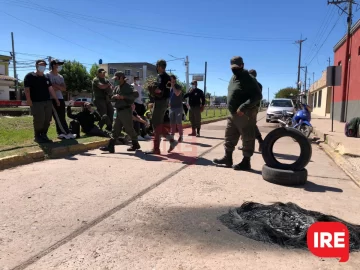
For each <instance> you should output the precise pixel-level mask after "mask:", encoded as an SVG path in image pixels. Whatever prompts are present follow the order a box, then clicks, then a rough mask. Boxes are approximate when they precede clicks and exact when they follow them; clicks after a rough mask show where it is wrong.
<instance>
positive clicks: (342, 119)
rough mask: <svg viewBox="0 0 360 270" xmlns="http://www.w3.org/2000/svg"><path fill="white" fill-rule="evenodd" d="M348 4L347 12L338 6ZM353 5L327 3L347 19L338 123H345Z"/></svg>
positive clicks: (344, 1)
mask: <svg viewBox="0 0 360 270" xmlns="http://www.w3.org/2000/svg"><path fill="white" fill-rule="evenodd" d="M343 3H348V8H347V10H348V12H347V11H346V10H345V9H343V8H342V7H341V6H339V4H343ZM353 4H354V1H353V0H342V1H328V5H336V6H337V7H338V8H340V9H341V10H342V11H343V12H344V13H346V14H347V15H348V17H347V36H346V51H345V63H344V81H343V84H342V86H343V91H342V99H341V114H340V122H346V113H347V98H348V97H347V93H348V89H347V88H348V87H347V86H348V74H349V60H350V35H351V26H352V17H353V13H352V7H353V6H352V5H353Z"/></svg>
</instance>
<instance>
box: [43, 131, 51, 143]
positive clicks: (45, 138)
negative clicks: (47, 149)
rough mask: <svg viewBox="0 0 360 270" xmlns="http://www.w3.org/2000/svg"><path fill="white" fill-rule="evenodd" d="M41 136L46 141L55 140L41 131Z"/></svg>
mask: <svg viewBox="0 0 360 270" xmlns="http://www.w3.org/2000/svg"><path fill="white" fill-rule="evenodd" d="M40 136H41V137H42V138H43V139H44V141H45V143H52V142H53V141H52V140H50V139H49V137H48V136H47V134H46V133H41V135H40Z"/></svg>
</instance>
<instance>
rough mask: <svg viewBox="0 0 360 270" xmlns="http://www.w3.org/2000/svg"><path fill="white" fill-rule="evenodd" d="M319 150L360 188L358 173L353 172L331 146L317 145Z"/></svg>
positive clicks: (347, 162)
mask: <svg viewBox="0 0 360 270" xmlns="http://www.w3.org/2000/svg"><path fill="white" fill-rule="evenodd" d="M318 146H319V148H320V149H321V150H323V151H324V152H325V153H326V154H327V155H328V156H329V157H330V158H331V159H332V160H333V161H334V163H335V164H336V165H337V166H338V167H339V168H340V169H342V170H343V171H344V172H345V173H346V175H347V176H349V177H350V179H351V180H352V181H353V182H354V183H355V185H357V186H358V187H359V188H360V178H359V177H360V175H358V174H359V173H357V172H354V170H353V169H352V166H351V165H349V161H347V160H346V159H345V158H344V157H343V156H342V155H341V154H339V153H338V152H336V150H334V149H333V148H332V147H331V146H329V145H328V144H326V143H325V144H319V145H318Z"/></svg>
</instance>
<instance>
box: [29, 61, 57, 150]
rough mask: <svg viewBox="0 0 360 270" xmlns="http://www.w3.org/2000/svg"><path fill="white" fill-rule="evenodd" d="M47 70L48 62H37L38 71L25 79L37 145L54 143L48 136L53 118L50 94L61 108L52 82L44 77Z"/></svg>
mask: <svg viewBox="0 0 360 270" xmlns="http://www.w3.org/2000/svg"><path fill="white" fill-rule="evenodd" d="M45 69H46V62H45V61H44V60H37V61H36V71H35V72H30V73H28V74H27V75H26V76H25V78H24V86H25V95H26V101H27V105H29V106H30V108H31V113H32V115H33V125H34V133H35V139H34V141H35V142H37V143H46V142H52V141H51V140H50V139H49V138H48V136H47V132H48V129H49V126H50V122H51V118H52V102H51V100H50V94H51V96H52V97H53V99H54V100H55V102H56V105H57V106H60V102H59V100H58V98H57V97H56V94H55V91H54V89H53V88H52V84H51V82H50V80H49V79H48V77H46V76H45V75H44V71H45Z"/></svg>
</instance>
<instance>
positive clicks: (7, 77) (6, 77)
mask: <svg viewBox="0 0 360 270" xmlns="http://www.w3.org/2000/svg"><path fill="white" fill-rule="evenodd" d="M0 80H2V81H16V79H15V78H14V77H10V76H6V75H0Z"/></svg>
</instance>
